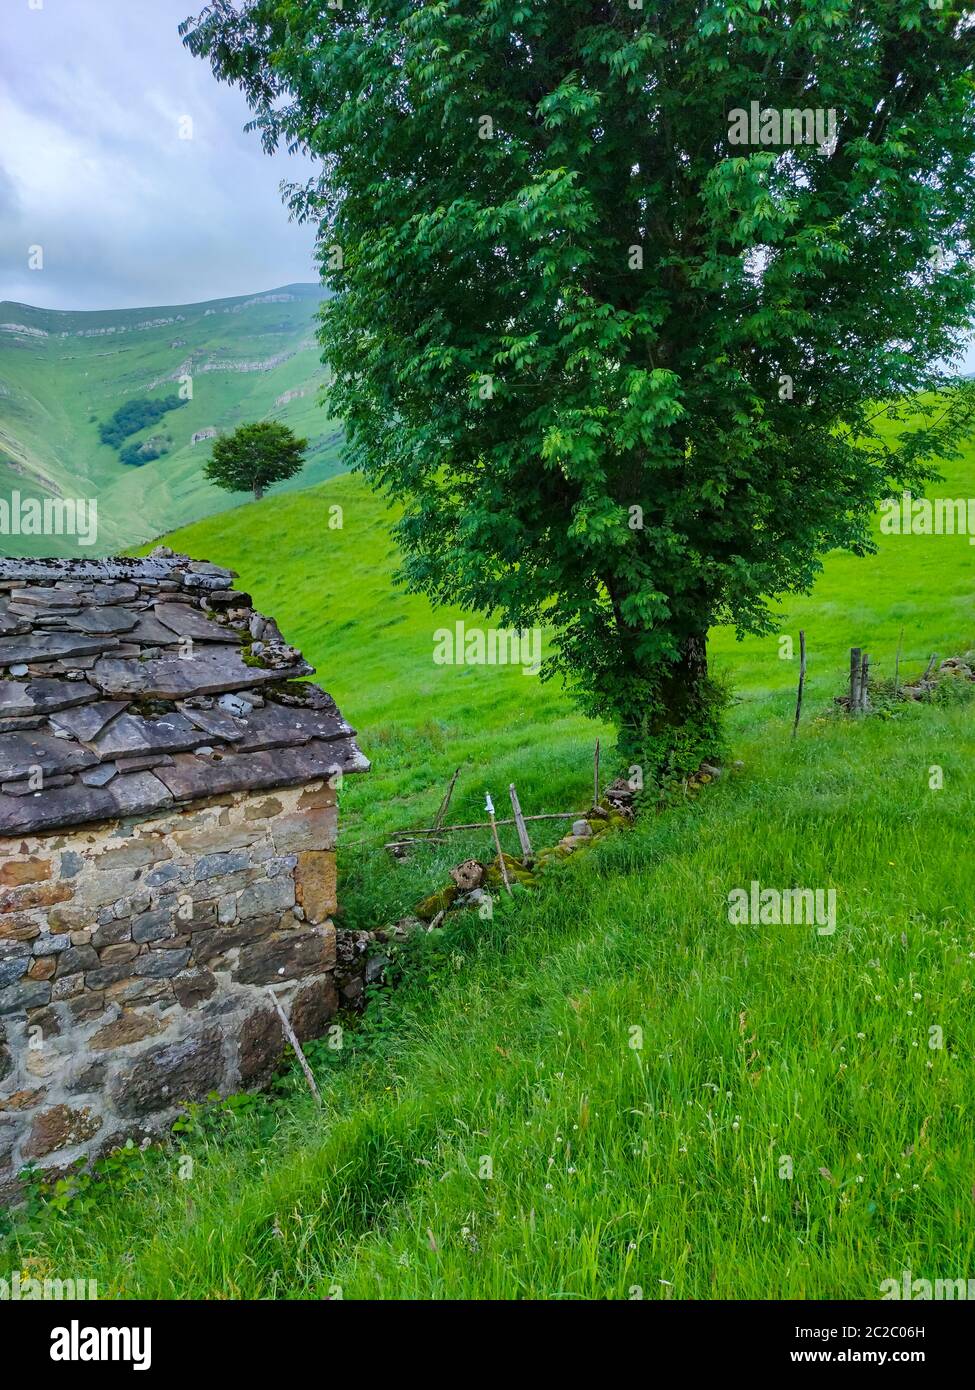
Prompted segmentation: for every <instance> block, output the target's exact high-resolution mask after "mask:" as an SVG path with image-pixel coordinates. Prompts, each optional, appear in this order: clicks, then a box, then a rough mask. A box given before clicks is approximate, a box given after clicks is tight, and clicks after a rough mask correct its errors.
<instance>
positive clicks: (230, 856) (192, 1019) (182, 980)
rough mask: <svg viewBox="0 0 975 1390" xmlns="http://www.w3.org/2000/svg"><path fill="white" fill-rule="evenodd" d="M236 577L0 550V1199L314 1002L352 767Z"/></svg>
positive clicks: (330, 967) (262, 1073) (357, 765)
mask: <svg viewBox="0 0 975 1390" xmlns="http://www.w3.org/2000/svg"><path fill="white" fill-rule="evenodd" d="M235 577H236V576H234V574H233V573H232V572H231V571H229V570H223V569H220V568H219V567H217V566H215V565H209V564H206V563H202V562H194V561H191V560H190V559H189V558H188V557H187V556H185V555H174V554H173V553H172V552H171V551H168V550H165V549H160V550H157V551H154V552H153V554H152V555H151V556H150V557H148V558H146V559H143V560H112V561H22V560H0V1201H10V1200H12V1199H14V1198H16V1196H17V1195H18V1192H19V1186H18V1180H17V1174H18V1173H19V1172H20V1170H21V1169H22V1168H24V1167H25V1166H27V1165H33V1166H36V1167H41V1168H45V1169H50V1170H53V1171H54V1172H61V1171H64V1170H65V1169H66V1168H67V1167H68V1166H70V1164H72V1163H73V1162H74V1161H75V1160H77V1159H79V1158H88V1157H91V1156H94V1155H97V1154H99V1153H102V1152H105V1151H106V1150H108V1149H110V1148H112V1147H114V1146H116V1145H118V1144H120V1143H123V1142H124V1141H125V1140H126V1139H127V1138H134V1139H136V1140H137V1141H138V1140H141V1139H142V1138H144V1137H148V1136H151V1135H155V1134H158V1133H161V1132H163V1131H164V1130H166V1129H167V1128H168V1127H169V1125H171V1123H172V1121H173V1120H174V1119H175V1118H176V1116H177V1115H178V1114H179V1111H180V1109H181V1106H182V1105H183V1104H185V1103H186V1102H187V1101H191V1100H199V1099H202V1098H204V1097H206V1096H207V1095H208V1094H209V1093H210V1092H213V1091H216V1092H219V1093H221V1094H228V1093H229V1092H231V1091H234V1090H239V1089H245V1088H248V1087H256V1086H259V1085H260V1084H262V1083H263V1082H264V1081H265V1080H267V1078H268V1077H269V1075H270V1074H271V1072H272V1071H273V1069H274V1067H275V1065H276V1063H277V1061H278V1059H279V1057H280V1054H281V1051H282V1048H283V1046H284V1041H283V1037H282V1032H281V1027H280V1023H279V1020H278V1017H277V1014H276V1011H275V1009H274V1007H273V1005H272V1002H271V1000H270V999H269V998H268V994H267V989H268V986H271V987H273V989H274V992H275V994H276V995H277V997H278V999H279V1000H280V1002H281V1004H282V1006H283V1008H284V1009H285V1012H286V1013H287V1014H288V1015H289V1017H290V1021H291V1023H292V1026H293V1028H294V1030H295V1032H296V1034H297V1035H298V1037H299V1038H300V1039H302V1040H304V1039H306V1038H310V1037H315V1036H317V1035H320V1034H321V1033H323V1032H324V1031H325V1028H326V1025H327V1022H328V1019H329V1018H330V1016H331V1015H332V1013H333V1012H334V1011H335V1008H336V1004H337V995H336V931H335V927H334V925H333V922H332V914H333V912H334V911H335V906H336V903H335V841H336V831H337V807H336V785H337V784H338V783H340V781H341V776H342V775H345V774H348V773H350V772H358V771H363V770H365V769H366V768H368V763H367V762H366V760H365V758H363V756H362V754H361V753H360V751H359V749H358V748H357V747H356V744H355V740H354V734H355V731H354V730H353V729H351V728H350V726H349V725H348V724H347V723H346V722H345V721H344V720H343V719H342V717H341V715H340V714H339V711H338V709H337V708H336V706H335V703H334V701H332V699H331V697H330V696H328V695H326V694H325V693H324V691H322V690H320V689H319V688H318V687H317V686H315V685H313V684H311V683H309V682H307V681H305V680H302V679H299V678H300V677H303V676H306V675H308V674H311V672H312V668H311V667H310V666H308V665H307V663H306V662H305V661H304V660H303V658H302V657H301V655H300V653H299V652H297V651H296V650H295V649H294V648H293V647H290V646H289V645H288V644H287V643H286V642H285V641H284V639H283V637H282V636H281V634H280V632H279V631H278V629H277V627H276V625H275V624H274V623H273V621H271V620H270V619H268V618H265V617H264V616H263V615H261V614H259V613H256V612H255V611H254V609H253V605H252V603H251V600H250V598H249V596H248V595H246V594H243V593H239V592H237V591H235V590H234V589H233V587H232V581H233V579H234V578H235Z"/></svg>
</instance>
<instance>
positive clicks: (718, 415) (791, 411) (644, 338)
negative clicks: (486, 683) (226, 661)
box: [184, 0, 975, 773]
mask: <svg viewBox="0 0 975 1390" xmlns="http://www.w3.org/2000/svg"><path fill="white" fill-rule="evenodd" d="M184 30H185V32H186V33H187V42H188V44H189V45H190V47H191V49H192V50H193V51H194V52H196V53H197V54H201V55H205V56H206V57H208V58H209V59H210V62H211V64H212V66H213V69H214V71H215V72H216V74H217V75H218V76H219V77H221V78H223V79H225V80H226V81H229V82H233V83H236V84H238V85H239V86H240V87H241V88H242V89H243V91H244V92H245V94H246V96H247V98H248V100H249V102H250V104H251V106H252V108H253V109H254V111H255V113H256V119H255V125H256V127H257V128H258V129H259V130H260V131H261V133H262V136H263V139H264V143H265V145H266V146H267V148H268V149H269V150H271V149H273V148H274V147H275V146H276V145H277V144H278V143H279V142H283V143H286V144H288V145H293V146H296V147H300V148H302V149H304V150H305V151H307V152H309V153H310V154H311V155H312V156H314V157H316V158H317V159H318V160H319V161H320V168H321V176H320V177H319V178H318V179H317V180H316V179H312V180H310V181H309V182H308V183H307V184H306V185H304V186H299V187H296V188H294V189H293V190H292V192H291V197H290V205H291V209H292V212H293V213H295V214H297V215H298V216H300V217H304V218H308V219H310V220H312V221H313V222H315V223H317V224H318V226H319V229H320V236H319V246H320V254H321V263H322V268H323V272H324V275H325V279H326V282H327V283H328V285H329V286H330V287H331V289H332V290H333V291H334V296H333V297H332V298H331V299H330V300H329V301H328V302H327V304H326V305H325V307H324V309H323V313H322V333H321V341H322V345H323V349H324V357H325V359H326V360H327V361H328V362H329V364H330V366H331V368H332V370H333V371H334V373H335V378H336V384H335V387H334V389H333V391H332V392H331V394H330V397H329V405H330V409H331V410H332V411H333V412H334V413H336V414H338V415H339V416H340V417H341V418H342V419H343V420H344V422H345V426H346V434H347V439H348V457H349V459H350V462H351V463H352V464H353V466H354V467H358V468H360V469H362V470H363V471H364V472H365V473H366V475H367V476H368V477H369V478H370V479H371V480H372V481H373V482H375V483H377V484H378V485H379V486H380V487H382V488H383V489H385V490H387V491H388V492H389V493H391V494H392V495H393V496H394V497H395V498H396V499H397V501H398V502H399V503H400V505H401V507H402V517H401V520H400V521H399V523H398V536H399V540H400V543H401V545H402V548H403V552H404V556H405V561H404V567H403V568H404V573H405V575H406V578H407V580H408V582H409V584H410V586H411V587H412V588H414V589H418V590H422V591H424V592H426V593H427V594H429V595H431V596H432V597H433V599H434V600H437V601H441V602H450V603H459V604H463V605H465V606H467V607H469V608H474V609H479V610H481V611H485V612H489V613H494V614H497V615H500V617H501V618H502V620H503V621H504V622H506V623H513V624H517V625H519V626H524V625H528V624H531V623H533V622H547V623H550V624H551V625H552V628H553V634H554V656H553V657H552V658H551V660H550V661H549V662H548V663H547V667H546V671H547V673H548V674H552V673H553V672H554V671H559V672H562V673H563V674H564V675H565V676H566V677H567V678H568V681H569V683H570V685H571V686H572V687H574V688H575V690H576V692H577V694H578V695H579V696H580V697H581V698H582V701H583V702H584V705H585V707H586V708H587V709H588V710H590V711H592V712H593V713H598V714H602V715H605V716H609V717H610V718H612V719H615V721H616V723H617V725H618V727H619V729H620V733H621V743H622V747H623V751H624V752H625V754H626V756H627V758H628V760H631V761H633V762H639V763H641V764H642V765H643V766H644V768H645V769H646V770H647V772H648V773H649V772H652V771H655V770H657V769H666V768H671V769H676V768H687V767H691V766H695V765H696V762H697V760H699V759H700V757H701V755H702V754H703V753H707V752H710V751H712V748H713V744H714V740H715V739H716V737H717V731H718V722H717V717H716V716H717V710H718V706H719V704H720V699H719V695H718V692H717V691H716V690H715V689H714V686H713V685H712V683H711V681H710V680H709V676H708V667H707V646H706V644H707V637H708V630H709V628H710V627H712V626H713V625H714V624H716V623H722V622H725V623H732V624H734V626H735V627H736V628H737V630H738V632H739V633H745V632H753V633H762V632H771V631H774V630H775V628H776V626H777V622H776V619H775V616H774V614H773V613H772V611H771V609H770V607H769V602H768V600H769V599H770V598H774V597H775V596H776V595H778V594H783V593H789V592H801V591H806V590H808V589H809V588H810V587H811V585H812V583H813V581H814V579H815V577H816V574H817V572H818V570H819V568H820V566H821V557H822V556H823V555H824V554H825V553H826V552H828V551H829V550H831V549H832V548H834V547H844V548H846V549H848V550H851V551H853V552H854V553H859V554H862V553H863V552H864V551H867V550H869V549H871V540H870V534H871V532H870V527H871V519H872V517H873V515H874V512H875V509H876V507H877V504H878V502H879V501H880V500H881V499H882V498H884V497H885V496H887V495H889V494H890V493H893V492H895V491H899V490H900V489H901V488H903V487H908V486H912V487H913V486H917V485H918V484H921V483H923V481H924V480H925V479H926V478H930V477H932V476H933V468H932V465H933V463H934V462H935V461H936V460H937V459H938V458H939V457H946V456H949V454H950V451H951V449H952V448H953V447H954V445H955V443H956V441H957V440H958V439H959V438H960V435H961V431H962V430H963V429H964V428H966V427H967V411H968V404H967V401H966V391H965V389H964V388H963V387H962V386H961V385H959V384H957V383H955V382H954V381H953V380H952V378H951V376H950V374H949V373H947V372H946V371H945V370H944V368H943V366H942V365H941V364H943V363H944V362H945V361H950V360H951V359H952V358H956V357H957V354H958V351H959V346H960V344H961V343H962V341H963V339H964V336H965V334H966V332H967V330H968V325H969V323H970V321H971V315H972V311H973V303H975V262H973V237H975V83H973V80H972V71H973V65H975V18H973V15H972V11H971V6H970V5H969V4H967V3H964V4H963V3H960V0H937V3H933V0H932V2H931V3H926V2H925V0H747V2H746V0H640V3H638V4H637V3H634V0H559V3H557V4H556V3H553V0H491V3H489V4H482V3H477V2H476V0H442V3H435V4H434V3H429V4H426V3H424V4H421V3H418V0H347V3H346V4H345V5H343V6H333V5H330V4H327V3H326V0H317V2H316V0H236V3H231V0H211V2H210V3H209V4H207V5H206V7H205V9H204V10H203V12H202V14H201V15H200V16H199V18H198V19H196V20H195V21H188V22H187V24H186V25H185V26H184Z"/></svg>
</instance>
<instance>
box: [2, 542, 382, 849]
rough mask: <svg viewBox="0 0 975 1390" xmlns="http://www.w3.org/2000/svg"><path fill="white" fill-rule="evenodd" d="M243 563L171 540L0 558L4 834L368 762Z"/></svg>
mask: <svg viewBox="0 0 975 1390" xmlns="http://www.w3.org/2000/svg"><path fill="white" fill-rule="evenodd" d="M235 578H237V576H236V574H235V573H234V571H233V570H227V569H221V568H220V567H219V566H218V565H211V564H208V563H207V562H205V561H197V560H191V559H190V557H189V556H187V555H176V554H174V553H173V552H172V551H171V550H168V549H166V548H165V547H159V548H158V549H156V550H154V551H153V552H152V554H151V555H149V556H148V557H146V558H145V559H140V560H127V559H118V560H15V559H0V836H4V835H21V834H33V833H37V832H39V831H45V830H53V829H56V828H58V827H65V826H72V825H83V824H87V823H89V822H93V821H101V820H109V819H115V818H116V817H118V816H123V815H125V816H128V815H141V814H144V813H150V812H154V811H159V810H164V809H165V808H166V807H168V806H175V805H179V804H183V803H187V802H191V801H196V800H198V799H200V798H202V797H208V796H218V795H222V794H224V793H227V792H237V791H257V790H262V789H264V788H271V787H282V786H296V785H300V784H302V783H304V782H307V781H311V780H313V779H317V778H322V777H325V776H329V775H330V774H332V773H334V772H335V771H337V770H341V771H342V772H343V773H349V772H362V771H365V770H367V769H368V767H369V764H368V762H367V761H366V759H365V758H364V757H363V755H362V754H361V753H360V751H359V749H358V748H357V747H356V744H355V730H354V729H352V728H351V727H350V726H349V725H348V724H347V723H346V722H345V720H344V719H343V718H342V716H341V714H340V713H339V711H338V709H337V707H336V705H335V701H334V700H333V699H332V698H331V696H330V695H326V694H325V692H324V691H323V690H321V689H320V688H319V687H318V686H316V685H313V684H311V683H310V682H308V681H305V680H301V679H300V677H303V676H306V675H311V674H312V673H313V671H314V667H312V666H309V665H308V663H307V662H306V661H305V660H304V658H303V657H302V655H301V653H300V652H299V651H297V650H296V649H295V648H294V647H291V646H289V645H288V643H287V642H285V640H284V638H283V637H282V635H281V633H280V631H279V629H278V627H277V624H276V623H275V622H274V621H273V619H270V618H266V617H264V616H263V615H262V614H260V613H258V612H256V611H255V609H254V607H253V604H252V602H251V599H250V596H249V595H248V594H245V593H241V592H239V591H237V590H235V589H234V588H233V581H234V579H235ZM38 770H39V773H38ZM38 781H39V782H40V789H38Z"/></svg>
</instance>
